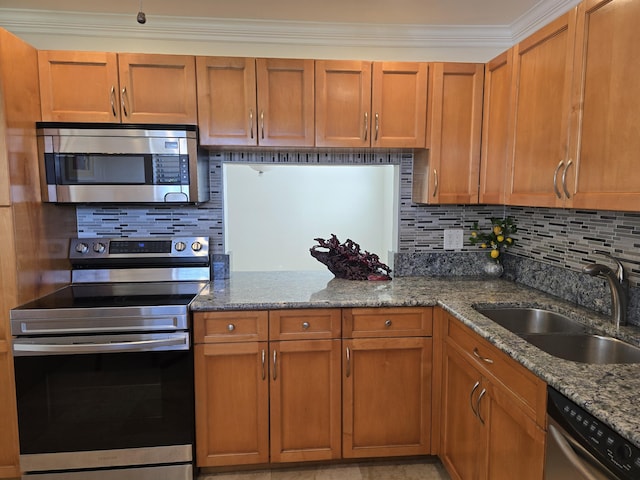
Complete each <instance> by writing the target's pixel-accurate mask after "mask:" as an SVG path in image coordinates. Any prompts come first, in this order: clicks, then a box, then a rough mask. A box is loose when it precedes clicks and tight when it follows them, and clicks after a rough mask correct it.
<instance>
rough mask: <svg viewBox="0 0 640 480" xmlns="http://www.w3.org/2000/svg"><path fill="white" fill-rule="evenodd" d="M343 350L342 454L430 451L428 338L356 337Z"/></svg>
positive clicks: (407, 453)
mask: <svg viewBox="0 0 640 480" xmlns="http://www.w3.org/2000/svg"><path fill="white" fill-rule="evenodd" d="M343 348H344V355H345V359H344V362H343V426H342V428H343V434H342V435H343V436H342V454H343V457H345V458H357V457H388V456H400V455H425V454H429V453H430V448H431V444H430V439H431V436H430V432H431V362H432V339H431V338H425V337H414V338H372V339H354V340H346V341H343Z"/></svg>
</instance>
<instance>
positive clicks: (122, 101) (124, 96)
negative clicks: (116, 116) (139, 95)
mask: <svg viewBox="0 0 640 480" xmlns="http://www.w3.org/2000/svg"><path fill="white" fill-rule="evenodd" d="M127 102H128V98H127V87H122V98H120V104H121V105H122V113H124V116H125V117H128V116H129V111H128V110H127Z"/></svg>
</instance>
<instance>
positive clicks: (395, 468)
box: [198, 459, 450, 480]
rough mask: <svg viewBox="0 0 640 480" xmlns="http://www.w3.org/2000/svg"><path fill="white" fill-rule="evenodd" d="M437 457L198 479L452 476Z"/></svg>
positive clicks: (418, 479)
mask: <svg viewBox="0 0 640 480" xmlns="http://www.w3.org/2000/svg"><path fill="white" fill-rule="evenodd" d="M449 479H450V477H449V475H448V474H447V472H446V471H445V469H444V467H443V466H442V464H441V463H440V462H439V461H438V460H437V459H429V460H425V461H411V462H371V463H353V464H347V465H329V466H313V467H296V468H281V469H274V470H259V471H244V472H233V473H229V472H226V473H207V474H202V475H200V476H199V477H198V480H449Z"/></svg>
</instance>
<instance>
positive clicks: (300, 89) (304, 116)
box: [256, 58, 315, 147]
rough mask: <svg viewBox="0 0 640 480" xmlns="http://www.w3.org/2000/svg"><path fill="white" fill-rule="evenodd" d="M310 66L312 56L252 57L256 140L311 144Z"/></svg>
mask: <svg viewBox="0 0 640 480" xmlns="http://www.w3.org/2000/svg"><path fill="white" fill-rule="evenodd" d="M313 66H314V62H313V60H295V59H275V58H271V59H264V58H259V59H257V60H256V76H257V88H258V132H257V133H258V144H260V145H265V146H291V147H293V146H296V147H297V146H303V147H312V146H313V145H314V142H315V138H314V134H315V129H314V121H315V113H314V112H315V110H314V108H315V104H314V69H313Z"/></svg>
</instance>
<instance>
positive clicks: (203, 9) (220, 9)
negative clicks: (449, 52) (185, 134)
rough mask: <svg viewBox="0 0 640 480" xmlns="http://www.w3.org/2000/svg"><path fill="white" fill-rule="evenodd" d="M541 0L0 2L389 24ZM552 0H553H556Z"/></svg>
mask: <svg viewBox="0 0 640 480" xmlns="http://www.w3.org/2000/svg"><path fill="white" fill-rule="evenodd" d="M543 3H548V2H545V1H544V0H482V1H480V0H346V1H345V0H314V1H310V0H180V1H175V0H108V1H105V0H56V1H55V2H52V1H51V0H0V8H2V9H4V8H9V9H22V10H42V11H58V12H84V13H87V12H89V13H96V14H131V15H132V18H135V15H136V13H137V12H138V10H139V8H140V5H142V10H143V11H144V12H145V13H146V16H147V21H148V22H149V23H151V22H153V20H154V18H158V17H175V16H180V17H194V18H198V19H200V20H202V19H204V18H218V19H220V18H227V19H251V20H285V21H301V22H331V23H369V24H393V25H398V24H401V25H511V24H513V23H514V22H516V21H517V20H518V19H520V18H521V17H523V16H525V15H527V14H528V13H529V12H530V11H531V10H532V9H533V8H534V7H536V6H538V5H539V4H543ZM555 3H558V2H557V0H556V2H555Z"/></svg>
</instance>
